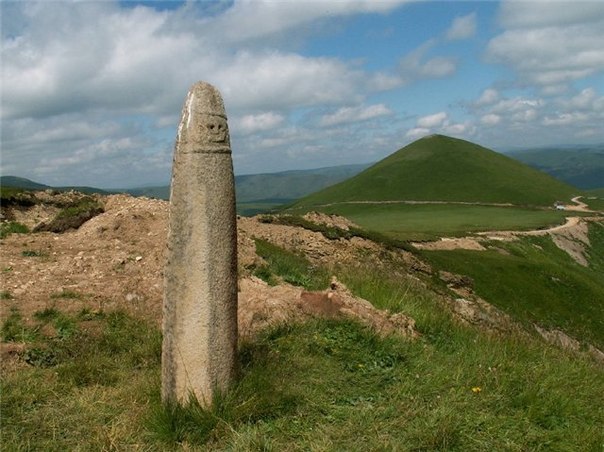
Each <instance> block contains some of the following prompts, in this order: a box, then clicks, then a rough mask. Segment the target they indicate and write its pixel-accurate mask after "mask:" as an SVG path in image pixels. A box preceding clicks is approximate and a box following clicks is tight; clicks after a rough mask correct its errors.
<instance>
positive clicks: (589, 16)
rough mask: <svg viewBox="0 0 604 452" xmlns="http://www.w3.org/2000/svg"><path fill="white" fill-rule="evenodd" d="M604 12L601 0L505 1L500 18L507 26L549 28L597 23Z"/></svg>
mask: <svg viewBox="0 0 604 452" xmlns="http://www.w3.org/2000/svg"><path fill="white" fill-rule="evenodd" d="M603 14H604V4H603V3H602V2H598V1H581V2H576V1H560V0H556V1H552V0H532V1H527V2H519V1H515V0H512V1H510V0H506V1H502V2H501V8H500V11H499V20H500V22H501V23H502V25H503V26H505V27H507V28H527V27H550V26H564V25H570V24H576V23H586V22H588V23H589V22H597V21H599V20H601V18H602V15H603Z"/></svg>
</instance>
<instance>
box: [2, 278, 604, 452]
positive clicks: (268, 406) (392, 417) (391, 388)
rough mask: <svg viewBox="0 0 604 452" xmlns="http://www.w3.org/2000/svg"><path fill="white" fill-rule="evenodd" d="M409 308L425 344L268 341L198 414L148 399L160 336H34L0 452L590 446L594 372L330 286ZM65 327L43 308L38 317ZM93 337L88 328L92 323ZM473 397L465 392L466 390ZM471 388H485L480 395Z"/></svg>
mask: <svg viewBox="0 0 604 452" xmlns="http://www.w3.org/2000/svg"><path fill="white" fill-rule="evenodd" d="M338 276H340V277H341V278H342V279H345V280H346V282H347V283H348V284H349V285H350V286H351V287H352V288H353V290H354V291H355V292H357V293H363V294H365V295H366V296H367V297H368V298H369V299H370V300H371V301H372V302H374V303H375V304H376V305H382V306H389V307H391V308H396V309H398V310H400V311H403V312H408V313H412V314H413V315H414V316H415V318H416V320H417V325H418V328H419V330H420V331H421V333H422V337H421V338H420V339H419V340H416V341H408V340H404V339H402V338H399V337H389V338H385V339H380V338H378V337H377V336H376V335H375V334H374V333H372V332H371V331H369V330H368V329H366V328H365V327H363V326H361V325H359V324H356V323H354V322H348V321H338V322H336V321H327V320H316V321H311V322H309V323H306V324H300V325H289V326H282V327H279V328H276V329H272V330H268V331H265V332H264V333H263V334H262V336H261V337H259V338H257V339H255V340H254V341H252V342H248V343H245V344H242V345H241V347H240V350H239V357H238V359H239V364H240V369H241V375H240V377H239V379H238V381H237V382H236V384H235V385H234V386H233V388H232V389H231V391H230V392H229V393H228V394H225V395H223V396H222V397H219V398H218V401H217V403H216V404H215V406H214V407H213V408H212V409H210V410H204V409H202V408H200V407H199V406H197V405H195V404H191V405H190V406H188V407H184V408H178V407H164V406H162V404H161V403H160V400H159V385H160V377H159V363H160V341H159V339H160V337H159V333H158V331H157V329H156V327H154V326H152V325H149V324H146V323H145V322H141V321H139V320H137V319H133V318H131V317H129V316H128V315H126V314H123V313H108V314H102V315H100V316H98V317H97V318H96V319H95V320H93V321H89V320H88V321H84V320H81V318H82V317H81V316H80V317H70V318H71V320H72V321H74V322H77V323H78V328H77V330H76V332H75V333H74V334H73V335H71V336H67V337H63V338H57V337H45V336H44V337H42V338H39V339H37V341H36V342H32V344H31V346H30V347H29V348H28V349H27V350H26V351H25V352H24V353H23V354H22V358H23V359H24V360H25V361H26V362H27V363H29V364H28V366H27V367H25V368H23V369H21V370H19V371H18V372H15V373H8V374H5V375H3V397H2V400H1V403H2V407H1V408H2V413H3V422H2V437H3V444H4V447H5V448H6V449H7V450H74V449H80V450H103V449H107V450H108V449H112V448H123V449H129V448H138V449H143V450H174V449H178V448H184V449H188V450H352V451H354V450H367V449H370V450H376V449H379V450H396V449H400V450H418V451H419V450H447V451H449V450H451V451H455V450H459V451H468V450H485V449H487V448H488V449H493V450H541V449H547V448H554V449H555V450H577V449H578V450H594V451H595V450H598V448H599V447H600V446H601V445H602V441H604V436H603V433H602V431H601V429H600V428H599V426H600V425H601V424H602V422H604V407H602V405H601V404H595V405H594V400H599V397H600V396H601V394H602V392H603V391H604V378H602V369H601V368H600V367H598V366H596V365H594V364H592V363H590V362H589V361H587V360H585V359H583V358H580V357H573V356H570V355H567V354H565V353H563V352H561V351H558V350H556V349H553V348H548V347H544V346H543V345H542V344H541V343H540V342H537V341H534V340H531V339H522V338H519V337H507V338H506V337H494V336H490V335H487V334H483V333H481V332H480V331H476V330H473V329H470V328H467V327H463V326H460V325H458V324H455V323H454V322H452V321H451V320H450V319H449V317H448V316H447V314H446V313H445V312H443V310H442V309H441V308H440V306H439V305H438V302H437V301H436V300H435V299H434V298H433V297H432V296H431V295H430V294H429V293H428V292H425V291H424V292H422V289H421V287H420V286H419V285H418V286H415V285H413V284H412V283H411V282H410V281H402V280H401V279H400V278H394V277H392V278H389V277H387V276H385V275H380V274H379V273H378V272H377V271H375V270H373V269H368V268H358V269H356V270H353V269H347V272H346V274H345V275H344V274H342V275H338ZM60 316H67V315H66V314H62V313H60V312H57V311H52V310H48V311H46V312H40V313H39V314H38V317H39V321H40V322H51V321H54V319H56V318H57V317H60ZM91 326H95V328H91ZM473 388H474V390H473ZM475 388H480V391H479V392H477V390H476V389H475Z"/></svg>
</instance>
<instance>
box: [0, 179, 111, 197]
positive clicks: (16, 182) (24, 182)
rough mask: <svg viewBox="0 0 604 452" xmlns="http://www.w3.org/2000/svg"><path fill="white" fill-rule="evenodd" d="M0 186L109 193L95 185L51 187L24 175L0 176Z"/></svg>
mask: <svg viewBox="0 0 604 452" xmlns="http://www.w3.org/2000/svg"><path fill="white" fill-rule="evenodd" d="M0 187H11V188H20V189H24V190H48V189H53V190H58V191H70V190H75V191H79V192H80V193H86V194H93V193H99V194H101V195H107V194H109V193H111V192H110V191H106V190H102V189H100V188H96V187H86V186H75V185H74V186H66V187H52V186H50V185H44V184H40V183H38V182H34V181H32V180H30V179H26V178H24V177H17V176H0Z"/></svg>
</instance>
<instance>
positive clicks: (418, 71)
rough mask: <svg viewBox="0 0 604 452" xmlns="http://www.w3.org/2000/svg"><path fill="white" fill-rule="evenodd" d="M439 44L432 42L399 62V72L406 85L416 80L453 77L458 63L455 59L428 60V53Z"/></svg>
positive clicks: (423, 45) (441, 57) (435, 58)
mask: <svg viewBox="0 0 604 452" xmlns="http://www.w3.org/2000/svg"><path fill="white" fill-rule="evenodd" d="M436 44H437V41H436V40H430V41H427V42H425V43H424V44H422V45H421V46H419V47H418V48H417V49H415V50H413V51H412V52H410V53H409V54H408V55H406V56H405V57H403V58H402V59H401V61H400V62H399V72H400V74H401V76H402V77H403V80H404V81H405V82H406V83H410V82H412V81H414V80H418V79H419V80H422V79H431V78H443V77H447V76H450V75H453V74H454V73H455V71H456V70H457V61H456V59H455V58H453V57H443V56H436V57H432V58H428V57H427V54H428V52H429V51H430V50H431V49H432V48H433V47H434V46H435V45H436Z"/></svg>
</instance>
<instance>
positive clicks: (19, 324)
mask: <svg viewBox="0 0 604 452" xmlns="http://www.w3.org/2000/svg"><path fill="white" fill-rule="evenodd" d="M1 332H2V340H3V341H5V342H31V341H33V340H35V339H36V337H37V336H38V329H37V328H35V327H30V326H27V325H26V324H25V322H24V321H23V317H22V316H21V313H19V311H18V310H17V309H14V308H13V309H11V311H10V314H9V316H8V317H7V318H6V320H4V322H3V323H2V329H1Z"/></svg>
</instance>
